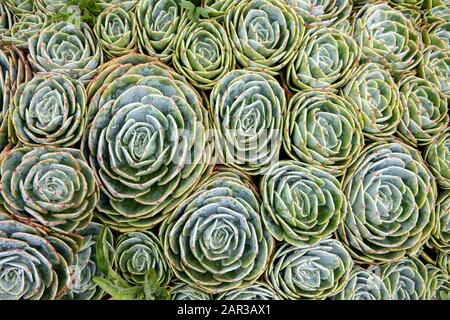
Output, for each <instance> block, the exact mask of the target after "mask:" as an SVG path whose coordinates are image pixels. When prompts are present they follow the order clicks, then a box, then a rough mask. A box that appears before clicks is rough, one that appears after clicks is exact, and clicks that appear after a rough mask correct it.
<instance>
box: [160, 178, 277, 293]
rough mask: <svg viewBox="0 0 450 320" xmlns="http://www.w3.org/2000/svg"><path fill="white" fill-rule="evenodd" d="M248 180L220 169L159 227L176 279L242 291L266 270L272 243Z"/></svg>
mask: <svg viewBox="0 0 450 320" xmlns="http://www.w3.org/2000/svg"><path fill="white" fill-rule="evenodd" d="M260 205H261V204H260V200H259V198H258V195H257V193H256V190H255V187H254V186H253V185H252V183H251V182H250V179H249V178H248V177H246V176H245V175H243V174H242V173H239V172H238V171H236V170H234V169H221V170H220V171H218V172H217V173H216V174H215V175H213V176H212V177H211V178H210V179H209V180H208V181H207V182H206V183H205V184H204V185H203V186H202V187H201V188H200V189H199V190H198V191H197V192H196V193H195V194H194V195H192V196H191V197H190V198H188V199H187V200H186V201H184V202H183V203H182V204H181V205H180V206H179V207H178V209H177V210H176V211H175V212H174V213H173V214H172V215H171V216H170V217H169V218H168V219H167V220H166V221H165V222H164V223H163V225H162V228H161V238H162V239H163V246H164V252H165V254H166V256H167V258H168V260H169V263H170V265H171V266H172V269H173V271H174V272H175V274H176V276H177V277H178V278H179V279H181V280H182V281H184V282H187V283H188V284H190V285H192V286H197V287H199V288H201V289H203V290H205V291H207V292H208V293H213V294H215V293H220V292H224V291H226V290H230V289H234V288H242V287H244V286H246V285H249V284H251V283H253V282H254V281H255V280H257V279H258V278H259V276H260V275H261V274H262V273H263V271H264V270H265V268H266V267H267V264H268V260H269V257H270V255H271V253H272V249H273V245H274V243H273V239H272V237H271V236H270V234H269V233H268V232H267V230H266V229H265V228H264V226H263V223H262V221H261V216H260Z"/></svg>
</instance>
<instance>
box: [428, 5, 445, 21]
mask: <svg viewBox="0 0 450 320" xmlns="http://www.w3.org/2000/svg"><path fill="white" fill-rule="evenodd" d="M425 21H426V22H427V23H433V22H437V21H440V22H449V21H450V8H449V5H448V4H442V5H438V6H433V7H432V8H431V9H429V10H426V11H425Z"/></svg>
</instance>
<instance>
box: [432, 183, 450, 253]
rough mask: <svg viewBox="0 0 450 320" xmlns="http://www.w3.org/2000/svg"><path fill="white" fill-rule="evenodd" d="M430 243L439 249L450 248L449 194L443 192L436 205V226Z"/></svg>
mask: <svg viewBox="0 0 450 320" xmlns="http://www.w3.org/2000/svg"><path fill="white" fill-rule="evenodd" d="M431 243H432V245H433V246H434V247H437V248H439V249H445V248H450V192H449V191H446V192H443V193H442V194H441V195H440V196H439V198H438V201H437V205H436V224H435V225H434V229H433V234H432V237H431Z"/></svg>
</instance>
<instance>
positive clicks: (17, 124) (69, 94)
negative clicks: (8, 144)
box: [10, 73, 87, 147]
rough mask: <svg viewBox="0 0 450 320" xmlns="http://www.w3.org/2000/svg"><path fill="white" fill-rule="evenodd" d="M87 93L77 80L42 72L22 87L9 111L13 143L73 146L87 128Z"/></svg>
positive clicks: (18, 90)
mask: <svg viewBox="0 0 450 320" xmlns="http://www.w3.org/2000/svg"><path fill="white" fill-rule="evenodd" d="M86 100H87V97H86V90H85V89H84V87H83V84H82V83H81V82H79V81H78V80H71V79H70V78H68V77H66V76H64V75H62V74H57V73H42V74H36V76H35V77H34V78H33V79H32V80H30V81H29V82H27V83H24V84H22V85H21V86H20V87H19V88H18V89H17V92H16V94H15V96H14V99H13V103H12V106H11V111H10V120H11V124H12V125H11V128H10V131H11V132H14V133H13V134H14V137H11V140H12V141H16V140H18V141H20V142H21V143H22V144H24V145H29V146H61V147H70V146H72V145H74V144H76V143H77V142H78V141H79V140H80V139H81V136H82V135H83V132H84V129H85V127H86V120H87V119H86V118H87V111H86V109H87V106H86Z"/></svg>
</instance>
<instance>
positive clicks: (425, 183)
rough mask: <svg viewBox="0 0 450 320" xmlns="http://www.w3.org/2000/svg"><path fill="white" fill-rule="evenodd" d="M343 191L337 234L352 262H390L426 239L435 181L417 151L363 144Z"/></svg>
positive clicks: (397, 144)
mask: <svg viewBox="0 0 450 320" xmlns="http://www.w3.org/2000/svg"><path fill="white" fill-rule="evenodd" d="M343 191H344V194H345V196H346V197H347V199H348V201H349V206H348V209H349V210H348V212H347V215H346V217H345V219H344V223H343V224H341V225H340V227H339V229H338V231H339V236H340V237H341V239H342V240H343V242H344V244H345V245H346V246H347V247H348V249H349V251H350V253H351V254H352V256H353V258H354V260H355V261H358V262H364V263H380V262H390V261H396V260H399V259H401V258H403V256H404V255H405V254H409V255H413V254H415V253H417V251H418V250H419V249H420V247H421V246H422V245H423V244H424V243H425V242H426V241H427V240H428V238H429V236H430V234H431V231H432V228H433V226H434V223H435V202H436V194H437V190H436V181H435V179H434V177H433V176H432V175H431V173H430V171H429V169H428V168H427V166H426V165H425V163H424V161H423V159H422V157H421V156H420V153H419V152H418V151H417V150H415V149H412V148H411V147H408V146H406V145H404V144H402V143H400V142H396V141H393V142H388V143H385V142H384V143H383V142H380V143H374V144H372V145H369V146H368V147H367V149H366V150H365V151H363V154H362V156H361V157H360V158H359V159H358V160H357V161H356V162H355V163H354V164H353V165H352V166H351V167H349V168H348V170H347V172H346V174H345V178H344V182H343Z"/></svg>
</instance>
